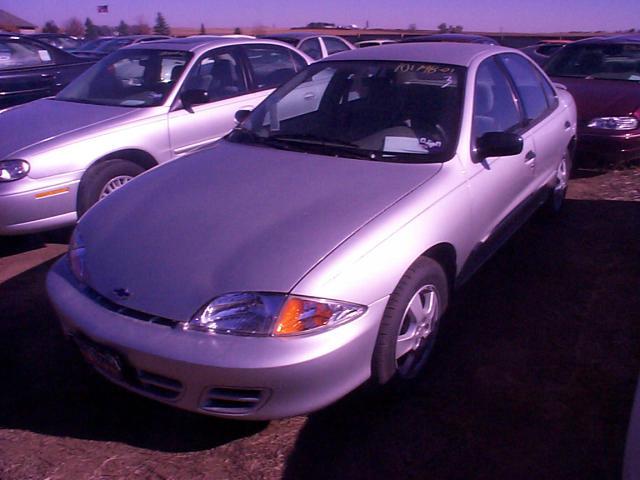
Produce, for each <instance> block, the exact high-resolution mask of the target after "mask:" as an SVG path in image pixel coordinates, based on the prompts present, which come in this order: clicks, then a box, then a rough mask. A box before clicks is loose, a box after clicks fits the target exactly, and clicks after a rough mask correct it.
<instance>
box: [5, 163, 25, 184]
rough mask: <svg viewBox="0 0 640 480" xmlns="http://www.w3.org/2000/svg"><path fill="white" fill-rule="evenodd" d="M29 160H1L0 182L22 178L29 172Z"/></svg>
mask: <svg viewBox="0 0 640 480" xmlns="http://www.w3.org/2000/svg"><path fill="white" fill-rule="evenodd" d="M29 169H30V166H29V162H27V161H25V160H0V182H13V181H14V180H20V179H21V178H24V177H26V176H27V174H28V173H29Z"/></svg>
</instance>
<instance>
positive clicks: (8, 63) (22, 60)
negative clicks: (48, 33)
mask: <svg viewBox="0 0 640 480" xmlns="http://www.w3.org/2000/svg"><path fill="white" fill-rule="evenodd" d="M50 63H53V58H51V55H50V53H49V51H48V50H47V49H46V48H44V47H42V48H40V47H39V46H36V45H35V44H31V43H28V42H15V41H0V69H3V68H18V67H30V66H36V65H42V64H50Z"/></svg>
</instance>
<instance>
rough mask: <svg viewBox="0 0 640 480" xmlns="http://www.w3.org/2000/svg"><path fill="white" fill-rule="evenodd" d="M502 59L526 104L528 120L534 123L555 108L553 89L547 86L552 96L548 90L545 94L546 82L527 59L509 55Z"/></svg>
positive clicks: (503, 56)
mask: <svg viewBox="0 0 640 480" xmlns="http://www.w3.org/2000/svg"><path fill="white" fill-rule="evenodd" d="M500 59H501V60H502V62H503V63H504V66H505V67H506V68H507V70H508V71H509V74H510V75H511V78H513V81H514V83H515V85H516V90H517V91H518V93H519V95H520V98H521V99H522V103H523V104H524V111H525V114H526V117H527V120H529V121H530V122H534V121H536V120H538V119H540V118H541V117H543V116H544V114H545V113H546V112H547V110H548V109H549V108H551V107H554V106H555V96H553V95H552V90H551V87H550V86H549V85H547V89H548V90H551V94H550V93H549V91H548V90H547V91H546V92H545V88H544V86H543V84H544V83H545V82H546V80H545V79H544V78H543V77H542V75H540V72H538V71H537V70H536V68H535V67H534V66H533V65H531V63H530V62H529V61H528V60H527V59H526V58H524V57H521V56H520V55H515V54H512V53H509V54H505V55H501V56H500ZM550 96H551V98H549V97H550Z"/></svg>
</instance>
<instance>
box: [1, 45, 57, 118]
mask: <svg viewBox="0 0 640 480" xmlns="http://www.w3.org/2000/svg"><path fill="white" fill-rule="evenodd" d="M49 49H50V47H48V46H45V45H43V44H39V43H36V42H30V41H27V40H24V39H19V38H11V37H6V38H2V39H0V109H2V108H5V107H9V106H11V105H16V104H18V103H23V102H27V101H30V100H35V99H37V98H40V97H45V96H48V95H52V94H53V93H54V85H55V60H54V58H53V55H52V54H51V52H50V51H49Z"/></svg>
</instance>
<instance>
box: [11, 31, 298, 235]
mask: <svg viewBox="0 0 640 480" xmlns="http://www.w3.org/2000/svg"><path fill="white" fill-rule="evenodd" d="M308 62H309V59H308V58H307V57H305V56H304V54H302V53H300V52H298V51H296V50H295V49H294V48H292V47H290V46H288V45H285V44H283V43H280V42H275V41H270V40H250V39H238V38H225V37H219V38H211V37H208V38H205V39H202V38H187V39H172V40H164V41H158V42H151V43H142V44H139V45H135V46H131V47H127V48H124V49H121V50H118V51H117V52H115V53H113V54H111V55H110V56H108V57H106V58H105V59H103V60H102V61H101V62H99V63H97V64H96V65H94V66H93V67H92V68H90V69H89V70H87V72H86V73H85V74H84V75H82V76H80V77H79V78H77V79H76V80H75V81H74V82H72V83H71V84H70V85H69V86H68V87H67V88H65V89H64V90H63V91H62V92H61V93H60V94H58V95H57V96H56V97H53V98H48V99H43V100H38V101H35V102H32V103H28V104H25V105H22V106H18V107H15V108H12V109H9V110H6V111H4V112H0V138H2V142H0V235H15V234H23V233H31V232H37V231H42V230H47V229H52V228H57V227H62V226H66V225H70V224H73V223H74V222H75V221H76V219H77V218H78V217H79V216H80V215H82V214H83V213H84V212H86V211H87V210H88V209H89V207H90V206H91V205H93V204H94V203H95V202H97V201H98V200H99V199H101V198H104V197H105V196H106V195H108V194H110V193H111V192H113V191H114V190H115V189H117V188H119V187H120V186H122V185H123V184H125V183H126V182H128V181H129V180H131V179H132V178H133V177H135V176H136V175H138V174H139V173H141V172H143V171H145V170H147V169H149V168H152V167H154V166H156V165H158V164H160V163H164V162H166V161H168V160H172V159H175V158H177V157H179V156H181V155H184V154H185V153H188V152H191V151H193V150H196V149H198V148H200V147H202V146H203V145H207V144H209V143H211V142H215V141H216V140H218V139H219V138H220V137H222V136H223V135H224V134H226V133H227V132H228V131H229V130H231V128H232V127H233V126H234V125H235V121H234V113H235V112H236V111H237V110H239V109H251V108H253V107H255V106H256V105H258V104H259V103H260V102H261V101H262V100H263V99H264V98H265V97H266V96H267V95H268V94H269V93H270V92H272V91H273V89H274V88H275V87H276V86H278V85H280V84H282V83H283V82H285V81H286V80H288V79H289V78H291V77H292V76H293V75H294V74H295V73H296V72H298V71H300V70H302V69H303V68H304V67H305V66H306V65H307V63H308Z"/></svg>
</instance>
